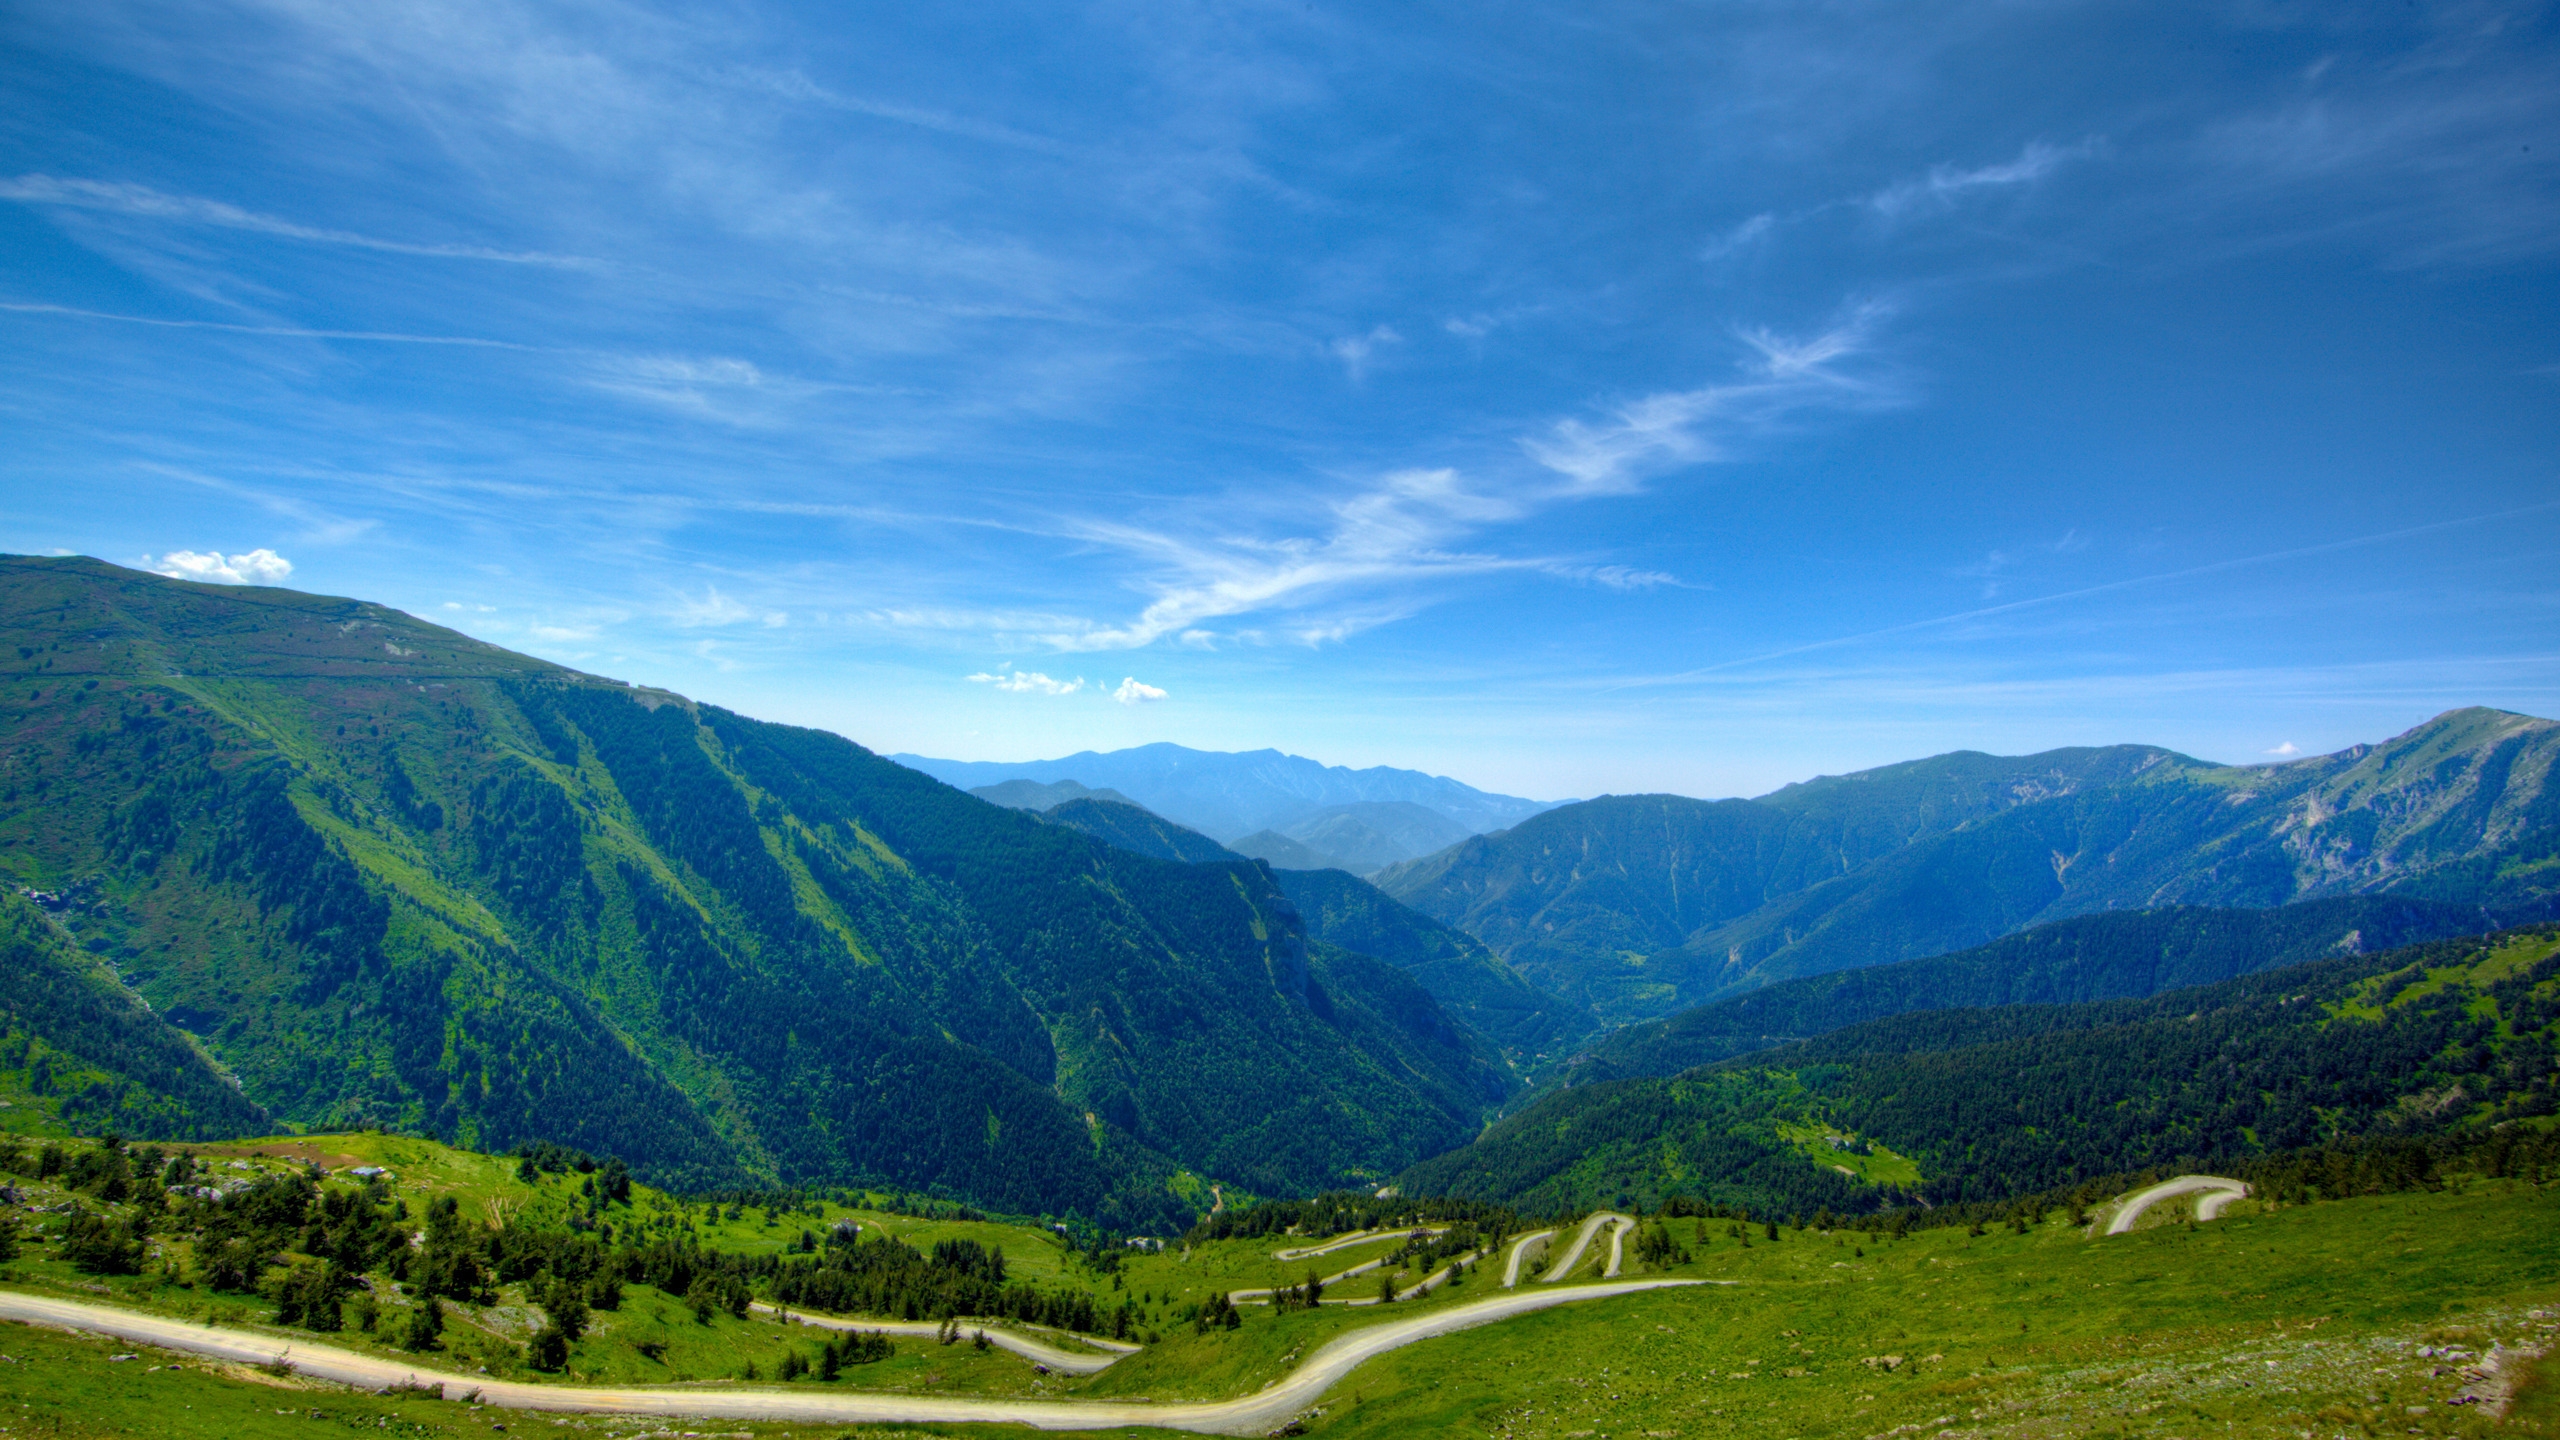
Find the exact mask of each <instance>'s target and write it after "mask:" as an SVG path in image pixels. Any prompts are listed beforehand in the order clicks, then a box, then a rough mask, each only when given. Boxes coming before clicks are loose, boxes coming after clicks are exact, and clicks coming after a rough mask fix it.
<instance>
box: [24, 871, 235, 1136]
mask: <svg viewBox="0 0 2560 1440" xmlns="http://www.w3.org/2000/svg"><path fill="white" fill-rule="evenodd" d="M43 898H44V899H46V900H48V901H51V902H52V905H51V908H53V909H56V910H59V911H62V912H63V914H64V917H65V918H70V917H72V916H73V915H75V914H76V912H77V910H78V909H79V908H80V906H81V905H82V904H84V903H86V902H87V897H86V896H72V897H66V896H62V895H59V894H56V893H51V892H48V893H45V894H44V896H43ZM66 902H69V903H66ZM71 923H73V924H77V923H78V922H77V920H76V919H72V920H71ZM0 1090H4V1091H6V1092H7V1094H8V1096H9V1097H10V1102H11V1105H12V1108H14V1109H17V1110H19V1111H20V1113H19V1114H18V1115H15V1116H12V1117H10V1118H11V1121H12V1122H14V1123H12V1124H10V1125H9V1126H7V1127H5V1128H11V1129H15V1128H20V1127H21V1126H23V1125H25V1124H26V1123H28V1122H33V1121H39V1120H43V1119H52V1120H55V1121H59V1122H61V1123H63V1124H66V1125H72V1126H78V1127H81V1128H85V1129H90V1130H116V1131H120V1132H122V1133H124V1134H127V1135H133V1136H138V1137H142V1138H145V1139H155V1140H198V1139H205V1138H208V1137H211V1136H218V1135H235V1134H239V1133H242V1132H244V1131H255V1130H262V1129H265V1128H267V1126H268V1124H269V1121H268V1118H267V1115H266V1112H265V1111H263V1110H260V1109H259V1108H258V1106H257V1105H256V1104H255V1103H254V1102H252V1101H251V1100H249V1099H248V1097H246V1096H244V1095H242V1094H241V1093H240V1092H239V1090H238V1089H237V1088H235V1087H233V1086H232V1085H231V1084H229V1083H228V1082H227V1081H225V1080H224V1079H223V1078H222V1076H220V1075H219V1074H217V1073H215V1071H214V1069H213V1067H212V1066H211V1065H210V1064H209V1063H207V1062H206V1060H205V1058H204V1056H203V1055H201V1054H199V1053H198V1052H197V1051H196V1048H195V1047H194V1046H193V1045H191V1044H189V1043H188V1042H187V1038H186V1036H184V1035H183V1034H181V1033H179V1032H178V1031H177V1030H176V1029H174V1028H172V1027H171V1026H168V1025H166V1024H163V1023H162V1022H161V1021H160V1019H159V1017H157V1016H155V1015H153V1014H152V1013H151V1012H150V1011H149V1010H148V1009H147V1008H145V1007H144V1006H143V1004H142V1002H141V1001H139V1000H137V999H135V998H134V997H133V995H132V994H131V993H129V992H128V991H126V989H125V988H124V986H123V985H121V984H120V983H118V981H117V979H116V977H115V974H114V972H113V971H111V970H110V969H109V968H108V967H107V965H106V964H105V962H104V961H102V960H101V959H99V958H98V957H97V956H94V955H91V954H89V953H87V952H85V951H83V950H81V949H79V948H77V947H76V946H74V945H73V943H72V939H71V936H70V935H69V933H67V931H66V930H65V928H64V927H63V922H62V921H61V920H57V919H55V918H53V917H51V916H48V915H46V914H45V913H44V911H43V910H41V909H39V908H38V906H37V905H36V904H35V903H34V902H33V901H32V900H30V899H29V898H27V897H23V896H19V895H14V894H0Z"/></svg>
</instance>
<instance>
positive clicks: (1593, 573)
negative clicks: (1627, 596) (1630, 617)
mask: <svg viewBox="0 0 2560 1440" xmlns="http://www.w3.org/2000/svg"><path fill="white" fill-rule="evenodd" d="M1539 568H1540V569H1542V570H1544V571H1545V572H1546V573H1547V574H1550V575H1553V576H1555V577H1556V578H1557V579H1559V580H1573V581H1578V582H1580V583H1582V584H1585V585H1598V586H1600V587H1601V588H1603V589H1607V590H1652V589H1655V588H1658V587H1661V586H1666V585H1668V586H1673V587H1676V588H1680V589H1687V588H1690V587H1688V586H1686V585H1683V584H1682V583H1681V580H1680V577H1679V576H1677V575H1670V574H1665V573H1664V572H1662V571H1660V570H1639V569H1636V568H1635V567H1634V566H1632V565H1543V566H1540V567H1539Z"/></svg>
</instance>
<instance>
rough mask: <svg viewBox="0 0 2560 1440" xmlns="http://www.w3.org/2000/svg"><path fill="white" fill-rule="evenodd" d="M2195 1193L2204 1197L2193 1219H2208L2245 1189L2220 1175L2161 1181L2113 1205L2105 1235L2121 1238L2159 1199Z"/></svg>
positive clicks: (2246, 1187) (2215, 1216) (2171, 1198)
mask: <svg viewBox="0 0 2560 1440" xmlns="http://www.w3.org/2000/svg"><path fill="white" fill-rule="evenodd" d="M2199 1192H2204V1193H2205V1198H2204V1199H2202V1200H2199V1201H2197V1202H2196V1218H2197V1219H2199V1220H2212V1219H2216V1218H2218V1217H2219V1216H2220V1215H2221V1214H2222V1210H2223V1207H2224V1206H2226V1205H2229V1204H2230V1203H2231V1202H2232V1201H2234V1200H2238V1199H2240V1198H2241V1197H2243V1196H2245V1195H2247V1194H2248V1193H2249V1187H2248V1186H2247V1185H2246V1184H2244V1183H2242V1182H2240V1181H2238V1180H2228V1179H2225V1178H2223V1177H2222V1176H2220V1175H2181V1176H2178V1177H2177V1178H2176V1179H2174V1180H2163V1181H2161V1182H2160V1183H2159V1184H2157V1185H2154V1186H2152V1187H2151V1188H2150V1189H2148V1190H2137V1191H2135V1192H2133V1193H2132V1194H2131V1195H2128V1196H2126V1197H2124V1199H2122V1200H2120V1201H2118V1202H2116V1213H2115V1218H2114V1219H2112V1220H2109V1221H2108V1222H2107V1229H2106V1233H2107V1234H2109V1235H2122V1234H2123V1233H2125V1232H2126V1231H2128V1230H2130V1229H2132V1228H2133V1223H2134V1222H2135V1221H2137V1220H2139V1219H2141V1218H2142V1212H2144V1211H2145V1210H2148V1209H2150V1208H2151V1207H2152V1206H2154V1205H2157V1204H2159V1203H2160V1202H2161V1201H2163V1200H2175V1199H2177V1198H2178V1197H2179V1196H2181V1195H2194V1194H2197V1193H2199Z"/></svg>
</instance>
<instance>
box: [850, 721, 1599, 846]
mask: <svg viewBox="0 0 2560 1440" xmlns="http://www.w3.org/2000/svg"><path fill="white" fill-rule="evenodd" d="M889 758H890V759H892V760H895V761H897V762H898V763H899V764H901V765H905V766H907V767H909V768H911V769H916V770H921V771H923V772H924V773H926V774H928V775H931V776H932V777H934V778H935V779H937V780H940V781H943V782H944V783H946V784H950V785H956V786H959V787H961V788H962V789H967V788H970V787H972V786H980V785H994V784H998V783H1000V782H1003V781H1006V780H1031V781H1035V782H1038V783H1040V784H1044V785H1047V784H1055V783H1057V782H1058V781H1061V780H1073V781H1076V782H1077V783H1078V784H1082V785H1091V786H1108V787H1110V788H1111V789H1114V790H1117V791H1120V792H1121V793H1122V794H1124V795H1127V796H1129V797H1130V798H1131V799H1132V800H1134V801H1135V802H1136V803H1138V804H1140V805H1143V806H1145V807H1146V808H1147V809H1149V810H1153V811H1154V812H1156V813H1157V814H1159V815H1162V816H1164V817H1165V818H1167V819H1169V820H1175V821H1179V822H1181V823H1182V824H1184V825H1188V826H1190V827H1191V828H1192V829H1194V830H1197V831H1200V832H1201V833H1202V834H1205V835H1208V836H1210V837H1212V838H1213V839H1216V840H1220V841H1233V840H1235V839H1236V838H1238V837H1239V836H1244V835H1250V834H1252V833H1253V832H1254V831H1256V830H1264V829H1276V828H1278V827H1280V826H1282V825H1285V824H1287V823H1289V822H1291V821H1293V820H1298V819H1301V818H1304V817H1306V816H1309V815H1311V814H1313V813H1315V812H1317V811H1320V810H1323V809H1326V808H1328V807H1330V806H1336V805H1348V804H1353V803H1357V802H1364V801H1405V802H1409V803H1412V804H1415V805H1420V806H1422V807H1423V808H1425V809H1427V810H1430V811H1432V812H1434V813H1435V814H1438V815H1440V816H1443V817H1445V818H1446V819H1448V820H1449V821H1451V822H1452V823H1454V824H1456V825H1457V826H1458V827H1459V828H1460V829H1462V830H1463V831H1465V832H1466V833H1467V834H1470V835H1474V834H1481V833H1483V832H1485V831H1488V830H1499V829H1501V828H1503V827H1504V826H1507V825H1514V824H1517V823H1519V822H1520V821H1522V820H1524V819H1527V818H1528V817H1529V816H1531V815H1535V814H1537V813H1538V812H1539V811H1541V810H1545V809H1548V808H1549V803H1548V802H1543V801H1537V800H1523V799H1521V798H1519V797H1518V796H1516V795H1494V794H1488V793H1487V792H1485V791H1482V790H1478V789H1476V788H1475V787H1473V786H1471V785H1462V784H1460V783H1459V782H1457V781H1455V780H1451V779H1449V778H1447V777H1445V776H1439V775H1425V774H1423V773H1422V772H1420V771H1418V770H1396V769H1391V768H1389V767H1387V766H1383V765H1381V766H1375V767H1372V768H1370V769H1367V770H1352V769H1347V768H1345V767H1343V766H1340V765H1321V764H1318V763H1317V762H1315V761H1313V760H1309V759H1305V758H1303V757H1301V756H1297V755H1283V754H1281V753H1280V752H1279V751H1277V750H1253V751H1248V752H1245V753H1243V754H1235V753H1230V752H1225V751H1217V750H1192V749H1187V748H1185V747H1183V746H1180V745H1169V744H1156V745H1141V746H1139V747H1137V748H1136V749H1133V750H1114V751H1111V752H1109V753H1107V754H1097V753H1096V752H1094V751H1091V750H1086V751H1081V752H1079V753H1077V754H1074V755H1069V756H1067V757H1066V758H1064V759H1061V760H1031V761H1025V762H1023V763H1021V764H1008V763H1003V762H998V761H989V760H934V759H929V758H927V757H925V756H922V755H892V756H890V757H889Z"/></svg>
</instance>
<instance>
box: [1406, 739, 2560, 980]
mask: <svg viewBox="0 0 2560 1440" xmlns="http://www.w3.org/2000/svg"><path fill="white" fill-rule="evenodd" d="M2555 754H2560V725H2555V724H2554V723H2553V722H2551V721H2548V720H2539V719H2535V718H2533V717H2530V716H2524V715H2514V714H2509V713H2507V712H2505V711H2497V710H2485V709H2473V710H2458V711H2453V712H2450V713H2448V714H2445V715H2441V716H2438V717H2436V718H2435V719H2434V720H2431V721H2429V722H2427V723H2426V724H2425V725H2422V726H2419V727H2417V728H2416V729H2413V730H2411V731H2409V732H2407V733H2406V734H2403V735H2400V736H2397V737H2395V738H2393V739H2392V740H2389V741H2386V742H2384V743H2383V744H2380V745H2359V746H2355V747H2353V748H2351V749H2349V750H2346V751H2342V752H2340V753H2338V754H2336V755H2330V756H2321V757H2317V758H2313V759H2307V760H2301V761H2296V762H2293V763H2290V764H2286V765H2273V766H2252V767H2231V766H2216V765H2209V764H2206V763H2204V762H2202V761H2198V760H2194V759H2190V758H2188V757H2186V756H2181V755H2177V754H2175V753H2174V752H2171V751H2166V750H2159V749H2155V748H2150V747H2142V746H2117V747H2111V748H2108V749H2102V750H2057V751H2049V752H2046V753H2044V754H2041V755H2031V756H2023V757H2017V758H2001V757H1994V756H1986V755H1977V754H1971V753H1961V754H1955V755H1945V756H1939V757H1936V758H1935V759H1931V760H1922V761H1913V762H1910V763H1907V764H1903V765H1896V766H1890V767H1887V768H1885V769H1882V770H1875V771H1868V772H1864V773H1862V774H1857V775H1849V776H1841V777H1828V778H1824V779H1821V780H1816V781H1811V782H1807V783H1805V784H1803V785H1797V786H1790V787H1788V788H1786V789H1784V790H1780V791H1778V792H1776V793H1774V794H1771V795H1767V796H1763V797H1761V798H1759V799H1757V800H1724V801H1699V800H1688V799H1683V798H1681V797H1678V796H1662V795H1654V796H1626V797H1603V798H1601V799H1599V800H1594V801H1588V802H1584V803H1582V804H1577V805H1568V806H1564V807H1561V808H1559V809H1556V810H1551V811H1548V812H1546V813H1545V814H1542V815H1539V816H1536V817H1534V818H1533V819H1531V820H1528V821H1526V822H1523V823H1522V824H1520V825H1518V826H1516V827H1514V828H1513V829H1512V830H1510V831H1509V832H1506V833H1504V834H1500V835H1490V836H1480V837H1478V838H1475V839H1472V840H1468V841H1466V842H1464V843H1463V844H1460V845H1457V846H1454V847H1452V848H1451V849H1449V850H1447V851H1444V852H1442V853H1441V854H1438V855H1434V856H1431V857H1429V858H1427V859H1423V860H1419V861H1414V862H1410V863H1407V864H1404V865H1399V866H1393V867H1390V868H1389V869H1387V870H1385V871H1382V872H1380V873H1379V874H1378V875H1377V876H1376V877H1375V879H1376V881H1377V883H1378V884H1379V886H1380V888H1382V889H1384V890H1386V891H1387V892H1388V893H1389V894H1392V895H1394V896H1396V897H1397V898H1398V899H1401V900H1403V901H1404V902H1405V903H1407V904H1409V905H1411V906H1413V907H1414V908H1415V909H1418V910H1421V911H1422V912H1423V913H1425V914H1428V915H1431V916H1433V917H1434V918H1436V919H1439V920H1441V921H1443V922H1445V923H1449V924H1453V925H1456V926H1458V927H1459V928H1461V929H1464V930H1466V931H1468V932H1469V933H1470V934H1474V935H1476V936H1478V937H1479V938H1481V939H1483V940H1484V941H1485V942H1486V943H1487V944H1488V945H1490V946H1492V947H1493V949H1494V950H1495V952H1496V953H1497V954H1500V955H1502V956H1503V957H1504V958H1505V959H1507V960H1509V961H1510V962H1511V963H1512V965H1513V966H1514V967H1515V968H1517V969H1519V970H1520V971H1521V972H1522V973H1523V974H1524V975H1526V976H1527V977H1528V978H1529V979H1531V980H1532V981H1534V982H1536V983H1539V984H1542V985H1545V986H1547V987H1549V988H1551V989H1554V990H1556V991H1558V992H1559V993H1562V994H1565V995H1568V996H1572V997H1575V998H1578V999H1583V1000H1586V1001H1587V1002H1589V1003H1591V1004H1592V1005H1594V1007H1595V1008H1596V1009H1598V1010H1599V1012H1600V1013H1601V1014H1602V1015H1603V1016H1604V1017H1605V1018H1610V1019H1624V1020H1633V1019H1649V1018H1654V1017H1658V1016H1661V1015H1664V1014H1668V1013H1671V1012H1674V1011H1677V1010H1680V1009H1684V1008H1687V1007H1689V1006H1692V1005H1697V1004H1703V1003H1706V1002H1708V1001H1711V1000H1714V999H1716V998H1719V997H1721V996H1724V995H1730V994H1735V993H1739V992H1742V991H1745V990H1750V989H1755V988H1758V987H1760V986H1763V985H1768V984H1772V983H1775V982H1777V981H1779V980H1784V979H1788V978H1792V977H1794V976H1799V975H1808V974H1818V973H1822V972H1825V971H1830V970H1838V969H1846V968H1850V967H1855V966H1866V965H1877V964H1885V963H1890V962H1892V961H1896V960H1904V959H1910V958H1914V957H1918V956H1923V955H1932V954H1944V953H1947V952H1949V951H1953V950H1959V949H1963V948H1966V947H1968V946H1972V945H1978V944H1981V943H1984V942H1985V941H1988V940H1992V939H1995V938H1997V937H1999V936H2001V935H2005V934H2011V933H2014V932H2016V931H2018V930H2021V929H2024V928H2026V927H2027V926H2030V925H2033V924H2037V923H2040V922H2043V921H2047V920H2055V919H2061V918H2065V917H2068V916H2071V915H2077V914H2086V913H2090V912H2094V911H2102V910H2108V909H2148V908H2153V907H2157V906H2162V905H2176V904H2186V905H2214V906H2228V907H2246V908H2262V907H2267V906H2274V905H2282V904H2288V903H2292V902H2294V901H2298V900H2305V899H2313V898H2319V897H2323V896H2333V895H2351V894H2376V893H2390V894H2396V895H2403V896H2408V897H2412V898H2426V899H2437V900H2444V901H2448V902H2454V903H2461V904H2488V905H2495V906H2514V905H2529V904H2533V903H2538V902H2539V901H2540V900H2541V899H2543V898H2544V897H2546V896H2548V895H2550V894H2552V893H2553V892H2554V891H2555V890H2560V786H2554V785H2553V784H2551V783H2550V782H2551V762H2552V759H2553V757H2554V755H2555Z"/></svg>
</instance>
